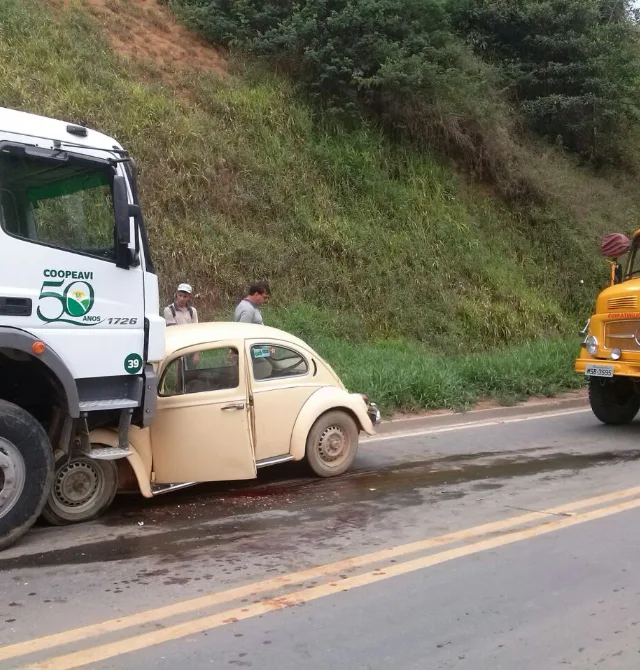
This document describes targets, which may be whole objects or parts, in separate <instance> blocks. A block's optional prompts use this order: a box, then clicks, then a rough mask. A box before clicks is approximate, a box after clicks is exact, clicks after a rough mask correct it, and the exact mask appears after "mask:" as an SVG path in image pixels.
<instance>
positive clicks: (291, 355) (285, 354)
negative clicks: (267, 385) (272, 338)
mask: <svg viewBox="0 0 640 670" xmlns="http://www.w3.org/2000/svg"><path fill="white" fill-rule="evenodd" d="M251 365H252V367H253V377H254V379H256V380H258V381H265V380H267V379H279V378H281V377H297V376H301V375H306V374H307V373H308V372H309V364H308V363H307V361H306V359H305V358H304V356H302V354H300V353H298V352H297V351H294V350H293V349H288V348H287V347H279V346H276V345H273V344H254V345H253V346H252V347H251Z"/></svg>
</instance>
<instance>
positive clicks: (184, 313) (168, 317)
mask: <svg viewBox="0 0 640 670" xmlns="http://www.w3.org/2000/svg"><path fill="white" fill-rule="evenodd" d="M192 295H193V288H191V286H190V285H189V284H180V286H178V290H177V291H176V295H175V297H174V300H173V302H172V303H171V304H170V305H169V306H167V307H165V308H164V320H165V321H166V322H167V326H184V325H186V324H188V323H198V312H197V311H196V308H195V307H192V306H191V296H192Z"/></svg>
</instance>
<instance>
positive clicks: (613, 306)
mask: <svg viewBox="0 0 640 670" xmlns="http://www.w3.org/2000/svg"><path fill="white" fill-rule="evenodd" d="M601 249H602V253H603V255H604V256H606V257H607V258H609V259H610V263H611V284H610V286H608V287H607V288H605V289H604V290H603V291H602V292H601V293H600V295H598V298H597V300H596V309H595V313H594V314H593V315H592V316H591V318H590V319H589V320H588V321H587V325H586V326H585V328H584V330H583V331H582V333H581V335H583V336H584V339H583V341H582V344H581V347H580V355H579V356H578V358H577V359H576V361H575V370H576V372H578V373H581V374H584V375H586V376H587V377H588V379H589V402H590V404H591V409H592V410H593V413H594V414H595V416H596V417H597V418H598V419H599V420H600V421H602V422H603V423H607V424H624V423H629V422H630V421H632V420H633V419H634V417H635V416H636V414H637V413H638V410H639V409H640V229H639V230H636V232H635V233H634V234H633V236H632V238H631V239H629V238H627V237H625V236H624V235H622V234H620V233H616V234H613V235H607V236H605V237H604V238H603V240H602V245H601ZM621 257H626V259H625V261H624V262H621V261H619V258H621Z"/></svg>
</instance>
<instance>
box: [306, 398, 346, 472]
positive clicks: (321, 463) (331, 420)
mask: <svg viewBox="0 0 640 670" xmlns="http://www.w3.org/2000/svg"><path fill="white" fill-rule="evenodd" d="M357 451H358V427H357V425H356V422H355V421H354V420H353V419H352V418H351V417H350V416H349V415H348V414H347V413H346V412H341V411H333V412H327V413H326V414H323V415H322V416H321V417H320V418H319V419H318V420H317V421H316V422H315V423H314V424H313V426H312V428H311V430H310V431H309V435H308V437H307V450H306V459H307V463H308V464H309V467H310V468H311V470H313V472H314V473H315V474H316V475H318V476H319V477H335V476H336V475H341V474H343V473H344V472H346V471H347V470H348V469H349V467H350V466H351V464H352V463H353V461H354V459H355V457H356V453H357Z"/></svg>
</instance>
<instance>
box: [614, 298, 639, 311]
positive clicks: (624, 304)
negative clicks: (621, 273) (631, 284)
mask: <svg viewBox="0 0 640 670" xmlns="http://www.w3.org/2000/svg"><path fill="white" fill-rule="evenodd" d="M637 308H638V298H637V296H635V295H625V296H623V297H622V298H609V300H607V309H608V310H609V311H610V312H623V311H624V310H625V309H637Z"/></svg>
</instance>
